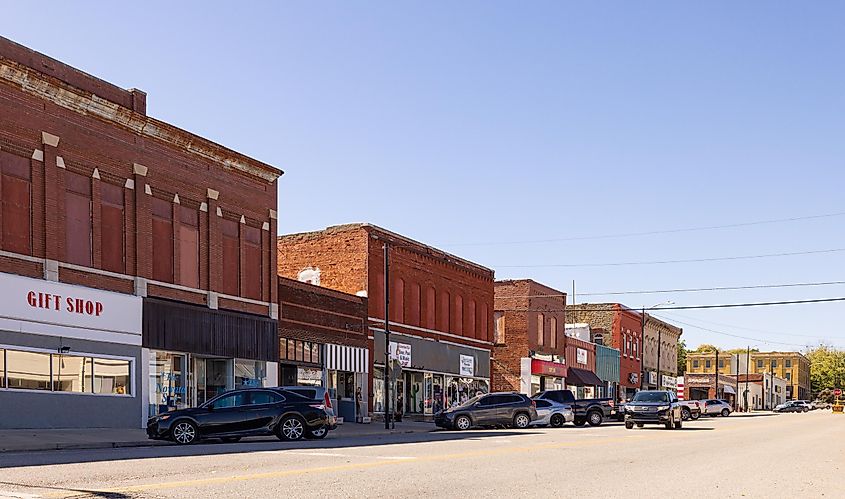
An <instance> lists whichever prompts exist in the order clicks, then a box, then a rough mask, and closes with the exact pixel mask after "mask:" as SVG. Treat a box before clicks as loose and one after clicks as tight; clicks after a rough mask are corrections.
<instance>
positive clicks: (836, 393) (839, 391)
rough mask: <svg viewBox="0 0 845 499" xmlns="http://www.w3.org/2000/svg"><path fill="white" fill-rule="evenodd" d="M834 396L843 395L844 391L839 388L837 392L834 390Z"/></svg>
mask: <svg viewBox="0 0 845 499" xmlns="http://www.w3.org/2000/svg"><path fill="white" fill-rule="evenodd" d="M833 394H834V395H836V396H837V397H838V396H840V395H842V390H840V389H839V388H837V389H836V390H833Z"/></svg>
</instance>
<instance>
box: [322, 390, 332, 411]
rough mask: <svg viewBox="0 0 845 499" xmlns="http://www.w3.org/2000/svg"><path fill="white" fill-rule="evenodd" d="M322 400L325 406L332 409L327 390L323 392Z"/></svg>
mask: <svg viewBox="0 0 845 499" xmlns="http://www.w3.org/2000/svg"><path fill="white" fill-rule="evenodd" d="M323 401H324V402H325V404H326V407H328V408H329V409H332V399H331V398H330V397H329V392H325V393H324V394H323Z"/></svg>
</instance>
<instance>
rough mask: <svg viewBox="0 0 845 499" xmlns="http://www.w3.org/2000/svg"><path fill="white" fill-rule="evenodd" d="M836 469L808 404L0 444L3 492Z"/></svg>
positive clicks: (464, 493)
mask: <svg viewBox="0 0 845 499" xmlns="http://www.w3.org/2000/svg"><path fill="white" fill-rule="evenodd" d="M843 473H845V416H841V415H834V414H831V413H830V412H829V411H815V412H811V413H807V414H780V415H773V414H760V415H754V416H737V415H733V416H731V417H728V418H721V417H720V418H702V419H700V420H698V421H696V422H689V423H687V424H685V425H684V428H683V429H682V430H672V431H669V430H664V429H662V428H659V427H646V428H644V429H634V430H625V428H624V427H622V426H621V425H619V424H618V423H616V424H612V425H608V426H602V427H598V428H591V427H584V428H576V427H574V426H572V425H568V426H567V427H565V428H560V429H532V430H523V431H517V430H479V431H470V432H464V433H455V432H434V433H423V434H403V435H391V436H384V437H361V438H344V439H341V438H332V437H331V436H330V437H329V438H327V439H326V440H324V441H321V442H295V443H293V444H288V443H281V442H278V441H274V440H272V439H271V440H267V441H261V442H248V443H240V444H230V445H226V444H217V443H205V444H197V445H193V446H190V447H187V448H185V447H175V446H166V447H155V448H134V449H107V450H89V451H45V452H30V453H20V454H12V453H5V454H0V497H27V498H29V497H108V498H162V497H174V498H175V497H178V498H208V497H212V496H213V497H216V498H222V497H276V498H277V497H330V496H331V497H386V498H397V497H415V498H416V497H425V496H430V497H456V498H467V497H479V496H483V497H502V496H510V497H538V496H545V497H549V496H552V495H556V496H566V497H608V496H609V494H610V493H613V494H614V496H615V497H624V498H625V499H630V498H639V497H649V498H653V497H660V496H661V495H662V497H667V498H675V497H684V496H688V497H715V498H719V499H722V498H729V497H748V498H752V497H760V498H776V497H790V498H794V497H845V481H843V480H841V479H840V477H842V476H843ZM684 491H685V492H684ZM694 491H697V492H696V493H693V492H694Z"/></svg>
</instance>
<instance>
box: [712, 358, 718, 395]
mask: <svg viewBox="0 0 845 499" xmlns="http://www.w3.org/2000/svg"><path fill="white" fill-rule="evenodd" d="M714 367H715V368H716V395H715V396H714V397H713V398H714V399H718V398H719V349H718V348H716V365H715V366H714Z"/></svg>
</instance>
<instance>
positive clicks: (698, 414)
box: [690, 412, 701, 421]
mask: <svg viewBox="0 0 845 499" xmlns="http://www.w3.org/2000/svg"><path fill="white" fill-rule="evenodd" d="M690 417H691V418H692V420H693V421H695V420H696V419H698V418H700V417H701V413H700V412H693V413H691V414H690Z"/></svg>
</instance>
